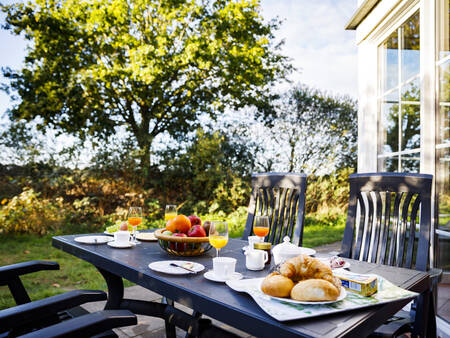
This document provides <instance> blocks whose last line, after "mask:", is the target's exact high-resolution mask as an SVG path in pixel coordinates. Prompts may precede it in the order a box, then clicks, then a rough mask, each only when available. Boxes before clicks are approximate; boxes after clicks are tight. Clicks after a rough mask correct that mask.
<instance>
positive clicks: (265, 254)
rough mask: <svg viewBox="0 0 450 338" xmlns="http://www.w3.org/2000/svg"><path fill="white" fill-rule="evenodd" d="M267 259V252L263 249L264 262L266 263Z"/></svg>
mask: <svg viewBox="0 0 450 338" xmlns="http://www.w3.org/2000/svg"><path fill="white" fill-rule="evenodd" d="M268 260H269V254H268V253H267V251H264V263H267V261H268Z"/></svg>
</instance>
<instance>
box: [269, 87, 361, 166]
mask: <svg viewBox="0 0 450 338" xmlns="http://www.w3.org/2000/svg"><path fill="white" fill-rule="evenodd" d="M267 124H268V125H269V127H270V135H271V139H272V140H273V142H275V143H276V144H277V147H276V148H277V149H278V153H276V154H274V155H273V156H277V157H278V158H284V159H285V163H286V168H285V169H283V170H286V169H287V170H289V171H291V172H292V171H306V172H309V173H315V172H317V171H320V170H321V171H332V170H335V169H339V168H344V167H352V168H355V167H356V158H357V154H356V141H357V127H358V125H357V109H356V103H355V102H354V101H353V100H351V99H350V98H348V97H333V96H330V95H327V94H325V93H323V92H321V91H319V90H317V89H312V88H309V87H307V86H304V85H303V86H297V87H294V88H293V89H291V90H290V91H288V92H287V93H285V94H284V95H283V97H282V98H281V99H280V100H279V101H278V103H277V109H276V114H275V116H274V117H273V118H272V119H271V120H269V121H268V122H267Z"/></svg>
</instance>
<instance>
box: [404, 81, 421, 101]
mask: <svg viewBox="0 0 450 338" xmlns="http://www.w3.org/2000/svg"><path fill="white" fill-rule="evenodd" d="M402 101H417V102H418V101H420V78H419V77H415V78H413V79H412V80H411V81H409V82H407V83H406V84H405V85H404V86H402Z"/></svg>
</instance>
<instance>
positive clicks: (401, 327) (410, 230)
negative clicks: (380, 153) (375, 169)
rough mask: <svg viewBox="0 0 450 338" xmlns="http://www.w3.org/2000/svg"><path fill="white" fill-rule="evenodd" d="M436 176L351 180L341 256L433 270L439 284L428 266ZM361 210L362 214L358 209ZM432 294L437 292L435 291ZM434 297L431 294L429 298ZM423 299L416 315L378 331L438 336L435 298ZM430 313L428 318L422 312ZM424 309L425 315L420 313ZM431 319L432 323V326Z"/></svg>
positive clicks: (387, 175) (389, 175) (371, 176)
mask: <svg viewBox="0 0 450 338" xmlns="http://www.w3.org/2000/svg"><path fill="white" fill-rule="evenodd" d="M432 181H433V176H432V175H426V174H406V173H371V174H353V175H350V178H349V182H350V198H349V205H348V214H347V222H346V225H345V230H344V238H343V241H342V249H341V253H340V256H342V257H348V258H352V259H356V260H362V261H368V262H372V263H377V264H384V265H391V266H398V267H404V268H408V269H416V270H420V271H428V272H429V273H430V274H431V276H432V278H433V282H434V284H437V280H438V278H439V276H440V274H441V271H439V270H436V269H432V270H430V267H429V252H430V230H431V188H432ZM358 207H359V209H358ZM430 292H432V290H431V289H430ZM428 296H429V295H428ZM428 296H426V297H425V296H423V297H418V299H417V301H416V302H415V304H414V305H413V306H412V308H411V312H410V313H409V314H408V313H404V311H403V313H399V314H398V315H399V318H403V319H399V320H391V321H390V324H389V325H383V326H382V327H380V328H378V329H377V331H376V332H375V334H374V335H375V336H396V335H398V334H402V333H404V332H412V333H414V332H416V330H418V329H420V328H419V327H417V326H415V327H413V325H412V323H411V319H413V318H414V316H417V317H418V318H419V317H420V319H419V320H417V321H415V324H414V325H425V326H424V327H428V329H429V331H428V332H430V333H431V334H432V332H433V330H434V334H435V332H436V326H435V325H436V323H435V317H434V307H433V306H432V304H431V306H428V303H427V302H429V301H431V302H432V297H428ZM425 308H429V309H430V313H429V314H428V316H427V313H426V312H425V313H424V314H423V317H422V315H421V314H420V311H422V310H424V309H425ZM416 309H417V310H418V312H416ZM419 310H420V311H419ZM428 318H430V320H429V321H428V323H427V320H428Z"/></svg>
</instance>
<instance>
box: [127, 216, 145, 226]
mask: <svg viewBox="0 0 450 338" xmlns="http://www.w3.org/2000/svg"><path fill="white" fill-rule="evenodd" d="M141 222H142V218H141V217H128V223H129V224H130V225H131V226H134V227H135V226H137V225H139V224H141Z"/></svg>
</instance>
